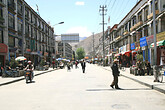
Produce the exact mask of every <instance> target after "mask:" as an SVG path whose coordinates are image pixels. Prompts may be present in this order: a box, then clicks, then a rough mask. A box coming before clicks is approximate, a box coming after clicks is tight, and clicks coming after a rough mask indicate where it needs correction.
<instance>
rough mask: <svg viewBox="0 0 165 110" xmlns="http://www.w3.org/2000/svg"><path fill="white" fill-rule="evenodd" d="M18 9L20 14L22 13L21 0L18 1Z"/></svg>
mask: <svg viewBox="0 0 165 110" xmlns="http://www.w3.org/2000/svg"><path fill="white" fill-rule="evenodd" d="M17 11H18V14H20V15H22V4H21V2H20V1H18V4H17Z"/></svg>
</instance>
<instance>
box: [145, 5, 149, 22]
mask: <svg viewBox="0 0 165 110" xmlns="http://www.w3.org/2000/svg"><path fill="white" fill-rule="evenodd" d="M147 16H148V6H146V7H145V8H144V21H147V20H148V18H147Z"/></svg>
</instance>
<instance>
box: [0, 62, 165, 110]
mask: <svg viewBox="0 0 165 110" xmlns="http://www.w3.org/2000/svg"><path fill="white" fill-rule="evenodd" d="M111 82H112V73H111V72H109V71H107V70H104V69H103V68H101V67H99V66H96V65H92V64H87V68H86V73H85V74H84V73H82V70H81V68H80V65H79V68H78V69H75V68H73V69H71V71H67V69H59V70H56V71H53V72H49V73H46V74H42V75H40V76H36V77H35V78H34V82H33V83H29V84H26V83H25V80H23V81H19V82H16V83H13V84H10V85H6V86H1V87H0V110H165V95H164V94H162V93H159V92H157V91H155V90H152V89H150V88H148V87H146V86H144V85H141V84H139V83H136V82H134V81H132V80H129V79H127V78H124V77H122V76H120V77H119V87H121V88H122V90H115V89H112V88H110V86H109V85H110V83H111Z"/></svg>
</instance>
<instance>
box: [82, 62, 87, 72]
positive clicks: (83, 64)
mask: <svg viewBox="0 0 165 110" xmlns="http://www.w3.org/2000/svg"><path fill="white" fill-rule="evenodd" d="M81 66H82V70H83V73H85V67H86V63H85V61H84V60H83V62H82V63H81Z"/></svg>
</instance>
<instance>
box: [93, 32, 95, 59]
mask: <svg viewBox="0 0 165 110" xmlns="http://www.w3.org/2000/svg"><path fill="white" fill-rule="evenodd" d="M93 58H95V39H94V32H93Z"/></svg>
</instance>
